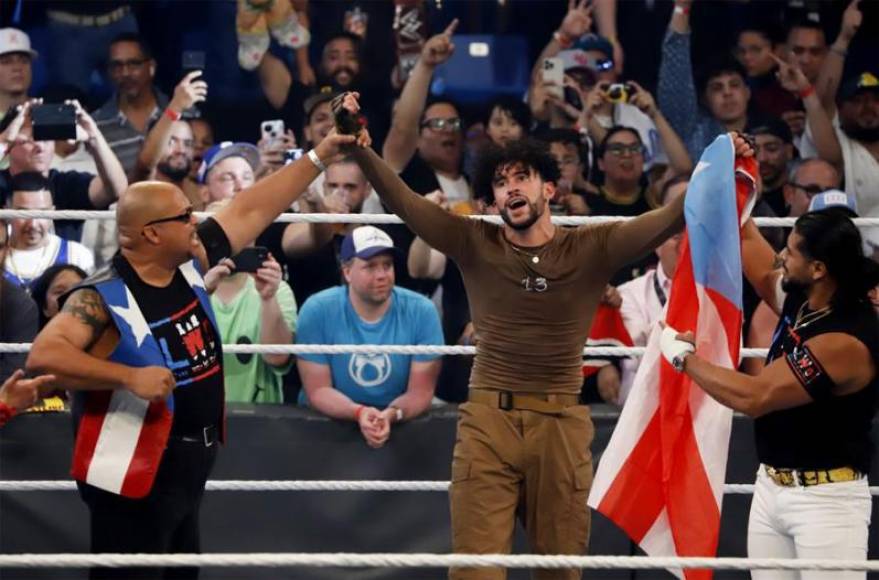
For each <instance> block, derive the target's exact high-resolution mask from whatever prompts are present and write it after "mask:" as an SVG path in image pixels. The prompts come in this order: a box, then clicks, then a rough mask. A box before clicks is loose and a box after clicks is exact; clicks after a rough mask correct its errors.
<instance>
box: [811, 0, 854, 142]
mask: <svg viewBox="0 0 879 580" xmlns="http://www.w3.org/2000/svg"><path fill="white" fill-rule="evenodd" d="M860 3H861V0H852V1H851V3H850V4H849V5H848V8H846V9H845V12H843V14H842V25H841V26H840V29H839V35H838V36H837V37H836V40H835V41H833V44H831V45H830V50H829V51H828V52H827V56H826V57H825V58H824V64H822V65H821V71H820V72H819V73H818V80H816V81H815V89H816V92H817V93H818V99H819V100H820V101H821V106H822V107H824V110H825V111H827V114H828V115H830V116H831V117H832V116H833V114H834V113H835V112H836V91H837V89H839V83H840V81H841V80H842V72H843V68H844V67H845V57H846V56H847V55H848V47H849V45H850V44H851V42H852V39H853V38H854V37H855V34H857V32H858V28H860V27H861V22H862V21H863V19H864V15H863V14H861V11H860V10H859V9H858V4H860ZM815 142H816V143H817V142H818V139H817V138H816V139H815Z"/></svg>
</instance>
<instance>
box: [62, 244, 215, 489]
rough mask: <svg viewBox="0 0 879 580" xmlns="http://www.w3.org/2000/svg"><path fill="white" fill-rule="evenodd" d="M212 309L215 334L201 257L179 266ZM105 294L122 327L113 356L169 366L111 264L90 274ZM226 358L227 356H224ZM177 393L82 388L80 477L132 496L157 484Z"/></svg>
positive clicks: (76, 466)
mask: <svg viewBox="0 0 879 580" xmlns="http://www.w3.org/2000/svg"><path fill="white" fill-rule="evenodd" d="M180 273H181V274H183V277H184V278H185V279H186V281H187V283H188V284H189V286H190V287H191V288H192V290H193V292H195V294H196V296H197V297H198V300H199V302H200V303H201V307H202V309H203V310H204V311H205V312H206V313H207V315H208V318H209V319H210V321H211V324H212V325H213V327H214V331H215V333H216V336H217V337H219V336H220V333H219V332H217V322H216V320H215V318H214V312H213V309H212V308H211V304H210V298H209V296H208V294H207V292H206V291H205V287H204V281H203V279H202V276H201V273H200V271H199V268H198V266H197V265H196V262H195V261H194V260H193V261H192V262H188V263H186V264H183V265H182V266H180ZM79 287H80V288H82V287H91V288H94V289H95V290H96V291H97V292H98V293H99V294H100V295H101V298H103V300H104V303H105V304H106V306H107V310H108V311H109V312H110V314H111V316H112V318H113V323H114V324H115V325H116V328H117V330H118V331H119V344H118V345H117V346H116V348H115V349H114V351H113V353H112V354H111V355H110V356H109V357H108V360H110V361H112V362H116V363H120V364H124V365H128V366H134V367H146V366H167V365H166V362H165V358H164V356H163V355H162V351H161V350H160V347H159V343H158V341H157V340H156V339H155V337H154V336H153V334H152V332H151V331H150V328H149V324H148V323H147V321H146V319H145V318H144V316H143V313H142V312H141V309H140V307H139V306H138V299H140V300H141V301H143V300H149V296H137V297H136V296H134V294H133V293H132V291H131V289H130V288H129V287H128V286H126V284H125V282H124V281H123V280H122V278H121V277H120V276H119V274H118V272H116V271H115V269H114V268H113V267H112V266H110V267H108V268H106V269H104V270H102V271H101V272H99V273H97V274H95V275H94V276H92V277H91V278H90V279H89V280H86V281H85V282H84V283H83V284H82V285H80V286H79ZM220 360H222V356H220ZM173 413H174V398H173V396H172V397H169V398H168V399H167V400H166V401H159V402H150V401H147V400H145V399H141V398H140V397H137V396H136V395H134V394H132V393H131V392H130V391H128V390H126V389H114V390H107V391H77V392H76V394H75V400H74V420H75V421H77V427H78V428H77V433H76V444H75V447H74V451H73V465H72V468H71V475H72V476H73V478H74V479H76V480H77V481H81V482H83V483H87V484H89V485H92V486H94V487H97V488H100V489H103V490H105V491H109V492H111V493H115V494H118V495H122V496H124V497H129V498H142V497H145V496H146V495H147V494H149V492H150V490H151V489H152V486H153V482H154V481H155V478H156V473H157V472H158V469H159V464H160V463H161V461H162V454H163V453H164V451H165V447H166V445H167V442H168V436H169V434H170V432H171V423H172V419H173Z"/></svg>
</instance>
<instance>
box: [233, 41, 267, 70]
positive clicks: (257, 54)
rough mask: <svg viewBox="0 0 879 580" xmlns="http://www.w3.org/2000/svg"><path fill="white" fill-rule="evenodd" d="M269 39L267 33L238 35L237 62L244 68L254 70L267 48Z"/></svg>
mask: <svg viewBox="0 0 879 580" xmlns="http://www.w3.org/2000/svg"><path fill="white" fill-rule="evenodd" d="M270 43H271V39H270V38H269V35H268V34H261V35H260V34H240V35H238V64H239V65H241V68H243V69H244V70H255V69H256V68H257V67H258V66H259V63H261V62H262V57H263V56H265V54H266V51H267V50H268V49H269V44H270Z"/></svg>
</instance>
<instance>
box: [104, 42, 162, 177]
mask: <svg viewBox="0 0 879 580" xmlns="http://www.w3.org/2000/svg"><path fill="white" fill-rule="evenodd" d="M107 72H108V74H109V77H110V82H112V83H113V86H115V87H116V93H115V94H114V95H113V96H112V97H111V98H110V100H108V101H107V102H106V103H104V104H103V105H102V106H101V107H100V108H99V109H98V110H96V111H95V122H96V123H97V124H98V129H100V130H101V133H103V134H104V136H105V137H106V138H107V141H108V142H109V143H110V148H111V149H113V152H114V153H115V154H116V156H117V157H118V158H119V161H120V162H121V163H122V167H124V168H125V173H126V174H130V173H131V171H132V169H134V164H135V161H136V160H137V153H138V151H140V147H141V145H142V144H143V142H144V139H145V137H146V134H147V131H148V130H149V128H150V127H151V126H152V125H153V123H155V122H156V121H157V120H158V119H159V116H160V115H161V114H162V110H163V109H164V108H165V107H166V106H167V104H168V97H166V96H165V95H163V94H162V93H161V92H160V91H159V90H158V89H157V88H155V87H154V86H153V79H154V78H155V75H156V61H155V60H154V59H153V56H152V53H151V51H150V49H149V47H148V46H147V45H146V43H145V42H144V40H143V39H142V38H141V37H140V36H138V35H137V34H134V33H128V32H126V33H123V34H120V35H119V36H117V37H116V38H115V39H113V41H112V42H111V43H110V53H109V55H108V62H107Z"/></svg>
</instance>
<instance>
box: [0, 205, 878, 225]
mask: <svg viewBox="0 0 879 580" xmlns="http://www.w3.org/2000/svg"><path fill="white" fill-rule="evenodd" d="M214 213H215V212H203V211H199V212H195V213H194V215H195V216H196V217H198V218H199V219H203V218H207V217H210V216H212V215H214ZM466 217H469V218H471V219H479V220H484V221H487V222H490V223H495V224H500V223H502V220H501V217H500V216H497V215H470V216H466ZM15 218H20V219H78V220H85V219H88V220H113V219H116V212H115V211H112V210H101V211H93V210H73V209H64V210H40V209H28V210H24V209H0V219H15ZM630 219H634V218H632V217H624V216H553V217H552V223H554V224H557V225H562V226H579V225H583V224H603V223H610V222H619V221H627V220H630ZM753 219H754V223H755V224H756V225H758V226H761V227H792V226H793V225H794V222H796V218H767V217H755V218H753ZM852 221H853V222H854V223H855V225H858V226H864V227H879V218H855V219H853V220H852ZM275 222H283V223H303V222H304V223H317V224H321V223H328V224H402V223H404V222H403V220H401V219H400V218H399V217H397V216H396V215H394V214H382V213H372V214H363V213H282V214H281V215H279V216H278V217H277V218H275Z"/></svg>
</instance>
